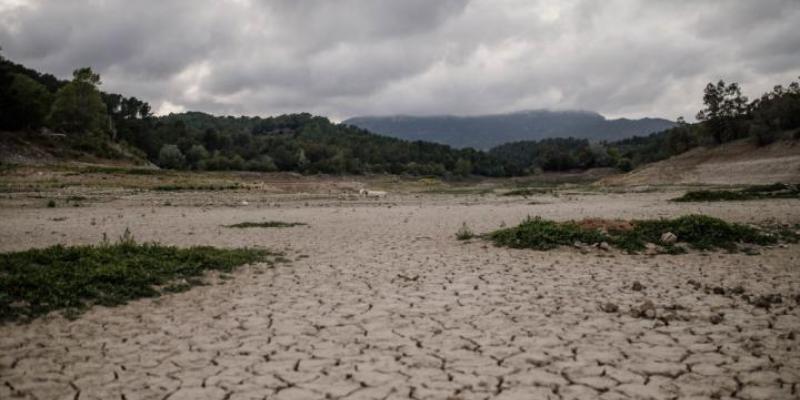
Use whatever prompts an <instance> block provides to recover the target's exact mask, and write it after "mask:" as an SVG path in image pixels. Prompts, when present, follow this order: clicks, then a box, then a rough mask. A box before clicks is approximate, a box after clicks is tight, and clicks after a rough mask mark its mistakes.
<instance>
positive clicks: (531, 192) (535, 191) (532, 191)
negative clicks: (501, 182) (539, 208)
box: [501, 188, 552, 197]
mask: <svg viewBox="0 0 800 400" xmlns="http://www.w3.org/2000/svg"><path fill="white" fill-rule="evenodd" d="M550 192H552V190H551V189H541V188H521V189H513V190H509V191H508V192H505V193H503V194H501V196H522V197H528V196H535V195H541V194H547V193H550Z"/></svg>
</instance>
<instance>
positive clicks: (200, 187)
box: [153, 183, 245, 192]
mask: <svg viewBox="0 0 800 400" xmlns="http://www.w3.org/2000/svg"><path fill="white" fill-rule="evenodd" d="M244 188H245V187H244V186H242V185H239V184H236V183H234V184H218V185H214V184H208V185H161V186H156V187H154V188H153V190H156V191H160V192H180V191H190V190H191V191H215V190H238V189H244Z"/></svg>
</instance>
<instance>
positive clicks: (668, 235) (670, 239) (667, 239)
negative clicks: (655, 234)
mask: <svg viewBox="0 0 800 400" xmlns="http://www.w3.org/2000/svg"><path fill="white" fill-rule="evenodd" d="M677 241H678V236H677V235H675V234H674V233H672V232H664V234H662V235H661V243H664V244H673V243H675V242H677Z"/></svg>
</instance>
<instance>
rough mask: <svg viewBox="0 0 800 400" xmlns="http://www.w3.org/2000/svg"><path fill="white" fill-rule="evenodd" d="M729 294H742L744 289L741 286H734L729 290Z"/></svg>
mask: <svg viewBox="0 0 800 400" xmlns="http://www.w3.org/2000/svg"><path fill="white" fill-rule="evenodd" d="M730 292H731V294H743V293H744V287H742V285H739V286H736V287H735V288H733V289H731V290H730Z"/></svg>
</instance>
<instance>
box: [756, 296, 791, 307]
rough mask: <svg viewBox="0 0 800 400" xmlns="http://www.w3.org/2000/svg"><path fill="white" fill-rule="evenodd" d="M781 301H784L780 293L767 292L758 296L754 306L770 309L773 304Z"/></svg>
mask: <svg viewBox="0 0 800 400" xmlns="http://www.w3.org/2000/svg"><path fill="white" fill-rule="evenodd" d="M781 303H783V299H782V298H781V295H780V294H765V295H762V296H758V297H756V299H755V300H753V302H752V304H753V305H754V306H756V307H759V308H766V309H769V308H770V307H771V306H772V305H773V304H781Z"/></svg>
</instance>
